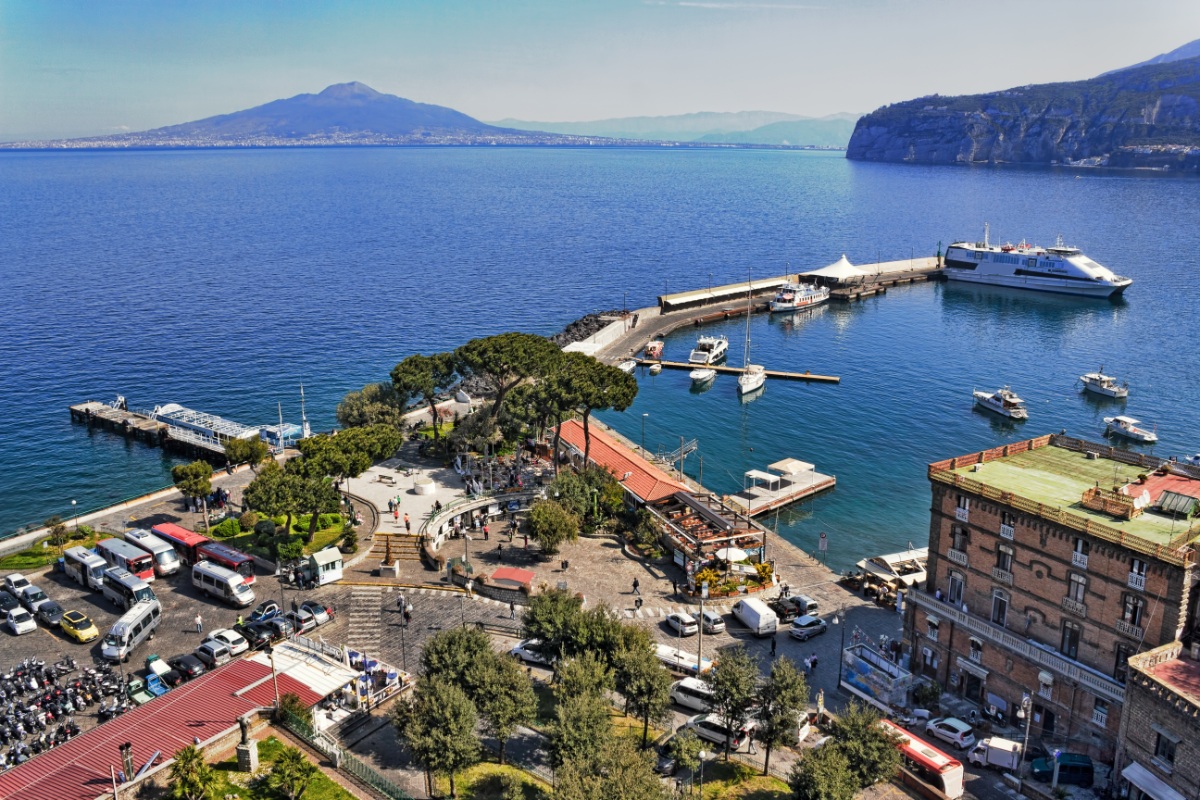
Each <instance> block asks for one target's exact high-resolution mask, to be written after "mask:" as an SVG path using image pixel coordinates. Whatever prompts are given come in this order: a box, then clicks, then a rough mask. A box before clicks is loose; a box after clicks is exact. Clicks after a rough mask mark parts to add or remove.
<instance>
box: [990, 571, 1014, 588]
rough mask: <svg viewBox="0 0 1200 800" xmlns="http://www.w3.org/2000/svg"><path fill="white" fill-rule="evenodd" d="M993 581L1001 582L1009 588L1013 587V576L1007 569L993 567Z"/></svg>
mask: <svg viewBox="0 0 1200 800" xmlns="http://www.w3.org/2000/svg"><path fill="white" fill-rule="evenodd" d="M992 579H993V580H996V581H999V582H1000V583H1007V584H1008V585H1009V586H1012V582H1013V574H1012V573H1011V572H1009V571H1008V570H1006V569H1000V568H999V567H992Z"/></svg>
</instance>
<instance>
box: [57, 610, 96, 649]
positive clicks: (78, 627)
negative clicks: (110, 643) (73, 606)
mask: <svg viewBox="0 0 1200 800" xmlns="http://www.w3.org/2000/svg"><path fill="white" fill-rule="evenodd" d="M61 625H62V629H63V632H64V633H66V634H67V635H68V636H70V637H71V638H72V639H75V640H76V641H80V642H91V641H94V640H96V639H99V638H100V631H98V630H96V626H95V625H94V624H92V621H91V620H90V619H88V615H87V614H84V613H83V612H82V611H68V612H67V613H65V614H63V616H62V623H61Z"/></svg>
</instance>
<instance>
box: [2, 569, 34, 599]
mask: <svg viewBox="0 0 1200 800" xmlns="http://www.w3.org/2000/svg"><path fill="white" fill-rule="evenodd" d="M29 585H30V583H29V579H28V578H26V577H25V576H24V575H22V574H21V573H19V572H13V573H11V574H9V575H5V576H4V588H5V589H6V590H7V591H8V593H9V594H11V595H12V596H14V597H16V596H17V595H19V594H20V593H21V590H22V589H24V588H25V587H26V586H29Z"/></svg>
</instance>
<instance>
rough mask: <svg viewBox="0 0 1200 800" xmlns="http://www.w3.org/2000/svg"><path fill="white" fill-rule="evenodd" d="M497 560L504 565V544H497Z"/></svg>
mask: <svg viewBox="0 0 1200 800" xmlns="http://www.w3.org/2000/svg"><path fill="white" fill-rule="evenodd" d="M496 560H497V561H499V562H500V563H501V564H503V563H504V542H497V543H496Z"/></svg>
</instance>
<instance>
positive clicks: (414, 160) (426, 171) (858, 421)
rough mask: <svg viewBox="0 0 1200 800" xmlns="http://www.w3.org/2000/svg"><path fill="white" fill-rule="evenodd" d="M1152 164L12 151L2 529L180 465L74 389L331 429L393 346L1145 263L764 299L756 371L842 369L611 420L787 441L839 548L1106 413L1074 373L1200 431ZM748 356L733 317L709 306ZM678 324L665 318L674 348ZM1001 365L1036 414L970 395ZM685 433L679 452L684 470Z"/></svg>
mask: <svg viewBox="0 0 1200 800" xmlns="http://www.w3.org/2000/svg"><path fill="white" fill-rule="evenodd" d="M1197 188H1198V184H1197V183H1196V182H1195V181H1194V180H1181V179H1172V178H1162V177H1158V176H1134V175H1099V174H1092V173H1083V175H1082V177H1081V178H1079V179H1077V178H1076V177H1075V175H1074V173H1069V172H1063V173H1053V172H1024V171H1015V170H1013V171H1007V170H1006V171H993V170H966V169H949V168H942V169H934V168H920V167H903V166H894V165H868V164H855V163H850V162H846V161H845V160H844V159H842V158H840V157H839V156H838V155H836V154H818V153H789V152H758V151H746V152H738V151H721V152H707V151H658V150H645V151H636V150H613V151H593V150H533V149H530V150H524V149H504V150H485V149H428V150H423V149H411V150H406V149H345V150H297V151H282V150H281V151H258V152H203V151H198V152H164V153H152V152H146V153H6V154H2V155H0V273H2V275H3V281H2V285H3V287H4V290H5V291H4V293H5V306H4V308H5V310H4V312H3V313H2V314H0V363H3V364H5V365H6V367H7V369H6V372H7V385H6V387H5V390H4V391H2V392H0V453H3V454H4V456H5V459H6V463H5V465H4V467H5V469H4V470H3V471H2V472H0V498H2V500H0V532H10V531H12V530H14V529H16V528H17V527H18V526H21V525H24V524H27V523H31V522H34V521H37V520H40V519H43V518H44V517H46V516H48V515H49V514H52V513H63V514H68V513H70V509H71V504H70V501H71V500H72V499H76V500H77V501H78V508H79V509H81V510H83V509H90V508H94V507H97V506H100V505H103V504H106V503H109V502H112V501H114V500H116V499H120V498H122V497H126V496H129V495H134V494H137V493H139V492H142V491H145V490H147V489H150V488H154V487H157V486H160V485H163V484H164V483H168V482H169V476H168V471H169V468H170V466H171V463H172V462H171V461H170V459H167V458H164V457H163V455H162V454H161V453H160V452H159V451H158V450H154V449H150V448H147V447H145V446H144V445H141V444H138V443H127V442H125V441H124V440H122V439H120V438H119V437H116V436H113V435H111V434H105V433H102V432H101V433H93V434H89V433H88V432H87V431H86V430H85V429H84V428H82V427H81V426H78V425H72V424H71V423H70V421H69V417H68V414H67V411H66V408H67V406H68V405H70V404H71V403H75V402H79V401H82V400H85V399H98V400H110V399H111V398H112V397H114V396H115V395H116V394H118V393H120V394H124V395H125V396H126V397H127V398H128V399H129V402H130V404H131V406H134V407H141V406H153V405H155V404H159V403H166V402H180V403H183V404H185V405H188V406H191V407H193V408H198V409H202V410H206V411H211V412H213V413H219V414H223V415H225V416H228V417H230V418H232V419H236V420H238V421H241V422H246V423H269V422H271V421H272V420H274V419H275V417H276V415H277V412H276V407H277V405H276V404H277V403H282V405H283V413H284V417H285V419H287V420H290V421H298V420H299V395H298V386H299V384H300V383H301V382H303V383H304V385H305V389H306V394H307V396H308V400H309V402H308V414H309V418H310V419H311V420H312V422H313V424H314V426H315V427H317V428H327V427H330V426H332V425H333V424H334V414H333V412H334V408H335V406H336V403H337V401H338V399H339V398H340V397H341V396H342V395H343V394H344V393H345V392H346V391H347V390H350V389H353V388H357V387H359V386H361V385H362V384H363V383H365V382H368V381H372V380H380V379H384V378H385V377H386V375H387V372H388V370H389V369H390V368H391V366H392V365H394V364H395V362H396V361H398V360H399V359H401V358H403V357H404V356H405V355H407V354H409V353H413V352H417V351H423V352H429V351H432V350H437V349H448V348H452V347H454V346H456V345H457V344H460V343H461V342H463V341H465V340H467V339H469V338H471V337H474V336H480V335H487V334H491V333H497V332H500V331H504V330H510V329H520V330H527V331H533V332H537V333H546V334H548V333H552V332H554V331H555V330H558V329H559V328H561V327H562V325H564V324H565V323H566V322H568V321H570V320H572V319H574V318H576V317H578V316H580V315H581V314H583V313H586V312H588V311H592V310H597V309H607V308H615V307H620V306H621V305H622V304H623V303H625V304H628V306H629V307H631V308H632V307H638V306H645V305H650V304H652V303H653V298H654V296H655V295H657V294H659V293H661V292H662V291H664V289H666V290H670V291H678V290H683V289H687V288H697V287H700V286H703V285H705V284H707V283H709V282H710V281H713V282H732V281H736V280H741V279H744V278H745V276H746V273H747V270H751V271H752V272H753V274H754V275H755V276H767V275H777V274H779V273H781V272H782V271H783V268H784V263H785V262H790V263H791V264H792V266H793V269H794V268H796V267H798V266H800V265H803V267H805V268H811V267H817V266H822V265H824V264H826V263H829V262H832V261H834V260H835V259H836V258H837V257H838V256H840V255H841V254H842V253H846V255H847V256H848V257H849V258H850V260H851V261H853V262H856V263H865V262H871V261H875V260H877V259H878V258H879V257H882V258H883V259H893V258H904V257H907V256H909V255H910V254H913V253H915V254H917V255H930V254H932V253H933V252H934V251H935V250H936V249H937V246H938V243H939V241H940V242H942V243H945V242H948V241H951V240H952V239H954V238H958V237H971V238H975V237H977V236H978V235H979V234H980V232H981V229H982V224H983V222H984V221H985V220H987V221H990V222H991V225H992V235H993V238H994V239H999V240H1007V239H1012V240H1014V241H1015V240H1019V239H1021V238H1022V237H1028V238H1029V239H1030V240H1031V241H1037V242H1040V243H1043V244H1048V243H1051V242H1052V241H1053V238H1054V236H1055V235H1056V234H1057V233H1060V232H1061V233H1063V234H1064V235H1065V236H1066V239H1067V240H1068V241H1069V242H1071V243H1074V244H1077V245H1079V246H1080V247H1082V248H1083V249H1084V250H1085V252H1087V253H1088V254H1089V255H1091V256H1092V257H1093V258H1095V259H1097V260H1099V261H1100V262H1102V263H1105V264H1108V265H1110V266H1112V267H1113V268H1114V269H1116V270H1117V271H1118V272H1121V273H1123V274H1127V275H1130V276H1131V277H1133V278H1134V279H1135V280H1136V283H1135V285H1134V287H1133V288H1132V290H1131V291H1130V292H1129V296H1128V298H1127V299H1126V301H1125V302H1123V303H1119V304H1112V303H1108V302H1103V301H1102V302H1096V301H1078V300H1073V299H1071V298H1057V297H1050V296H1039V295H1026V294H1020V293H1011V292H1004V291H1000V290H997V291H984V290H978V289H974V288H962V287H958V286H955V285H936V286H935V285H923V286H915V287H911V288H906V289H902V290H898V291H893V292H891V293H889V294H888V295H887V296H886V297H883V298H879V299H875V300H870V301H867V302H865V303H862V304H858V305H854V306H850V307H836V306H835V307H828V308H824V309H819V310H817V311H816V312H814V313H812V314H811V315H809V316H804V317H799V318H797V319H795V320H792V319H782V318H779V317H778V316H776V317H775V318H773V319H770V320H768V319H767V318H766V317H759V318H756V319H754V320H753V322H752V337H753V341H754V347H755V350H754V357H755V360H756V361H759V362H760V363H764V364H766V365H767V366H768V367H771V368H778V369H793V370H804V369H809V370H812V371H813V372H821V373H826V374H835V375H840V376H842V379H843V381H842V383H841V385H839V386H816V385H813V386H808V385H804V384H795V383H777V382H771V383H769V384H768V386H767V388H766V390H765V392H764V393H763V395H762V396H761V397H760V398H758V399H757V400H756V401H755V402H752V403H748V404H744V405H743V404H741V403H739V402H738V400H737V398H736V396H735V392H734V381H733V380H731V379H726V378H723V377H722V378H718V379H717V381H716V383H715V385H714V386H713V388H712V389H711V390H710V391H708V392H706V393H703V394H695V393H692V392H690V391H689V388H688V383H687V379H686V376H685V375H683V374H678V373H671V372H664V373H663V374H662V375H660V376H657V377H654V378H650V377H648V376H641V377H640V382H641V386H642V393H641V395H640V396H639V398H638V401H637V403H636V404H635V406H634V407H633V408H632V409H631V410H630V411H629V412H626V413H625V414H623V415H620V414H609V415H606V419H607V421H609V422H610V423H611V424H614V425H616V426H617V427H618V428H619V429H621V430H622V431H623V432H624V433H626V434H627V435H628V436H629V437H630V438H631V439H633V440H635V441H637V440H638V438H639V437H640V435H641V422H642V414H643V413H647V414H649V417H647V418H646V444H647V446H648V447H649V448H651V449H656V448H660V447H661V448H663V449H667V448H669V447H675V446H678V437H679V436H680V435H683V436H686V437H688V438H697V439H698V440H699V446H700V452H699V454H698V455H703V457H704V481H705V483H706V484H709V485H710V486H712V487H713V488H715V489H717V490H720V491H731V490H734V489H737V488H740V486H741V481H742V479H741V474H742V473H743V472H744V471H745V470H747V469H751V468H756V467H757V468H761V467H762V466H764V465H765V464H767V463H769V462H771V461H774V460H777V459H779V458H782V457H785V456H794V457H798V458H801V459H804V460H808V461H813V462H815V463H816V464H817V465H818V468H819V469H821V470H822V471H824V472H828V473H833V474H836V475H837V476H838V480H839V485H838V488H837V490H836V491H835V492H834V493H832V494H829V495H826V496H824V497H822V498H820V499H818V500H816V501H815V503H812V504H808V505H806V506H803V507H801V508H799V509H798V510H797V511H796V512H795V513H792V514H785V515H783V516H782V517H781V519H780V526H781V529H782V530H783V531H784V532H785V534H786V535H789V536H790V537H792V538H794V539H795V540H796V541H797V542H799V543H800V544H801V545H802V546H805V547H808V548H810V549H811V548H813V547H814V543H815V541H816V536H817V535H818V534H819V532H820V531H827V532H828V533H829V536H830V541H831V549H830V554H829V557H830V563H831V564H837V565H839V566H843V565H845V564H847V563H850V562H852V561H854V560H856V559H857V558H859V557H861V556H862V555H864V554H867V553H873V552H879V551H884V550H888V549H894V548H900V547H904V546H905V545H906V543H907V542H908V541H910V540H911V541H913V542H915V543H918V544H920V543H923V542H924V540H925V538H926V536H927V529H928V512H927V509H928V502H929V501H928V487H927V484H926V482H925V479H924V465H925V464H926V463H927V462H928V461H931V460H935V459H938V458H942V457H946V456H950V455H955V454H960V453H965V452H970V451H973V450H976V449H979V448H981V447H986V446H989V445H992V444H995V443H999V442H1004V441H1010V440H1013V439H1016V438H1020V437H1022V436H1031V435H1037V434H1041V433H1045V432H1048V431H1057V430H1059V429H1061V428H1066V429H1067V430H1068V432H1070V433H1072V434H1074V435H1079V436H1086V437H1089V438H1093V439H1095V438H1098V437H1099V436H1100V432H1101V428H1102V422H1101V417H1102V416H1104V415H1105V414H1106V413H1108V414H1111V413H1113V409H1114V408H1119V407H1107V406H1102V405H1100V404H1097V403H1096V402H1094V401H1092V400H1090V399H1089V398H1087V397H1085V396H1083V395H1082V394H1080V393H1079V392H1078V389H1077V387H1074V386H1073V382H1074V380H1075V378H1076V377H1077V376H1078V375H1080V374H1081V373H1083V372H1085V371H1090V370H1092V369H1095V368H1096V367H1098V366H1099V365H1100V364H1101V363H1103V364H1104V365H1105V368H1106V371H1108V372H1110V373H1112V374H1116V375H1118V376H1120V377H1121V378H1123V379H1127V380H1129V382H1130V384H1131V385H1132V387H1133V390H1132V397H1131V399H1130V401H1129V403H1128V404H1127V406H1126V407H1125V411H1126V413H1129V414H1132V415H1133V416H1136V417H1138V418H1140V419H1142V420H1144V421H1146V422H1147V423H1150V424H1157V425H1158V426H1159V434H1160V436H1161V442H1160V444H1159V445H1158V447H1157V449H1156V452H1158V453H1163V454H1176V453H1183V452H1185V451H1186V452H1196V451H1198V450H1200V371H1198V369H1197V364H1198V363H1200V358H1197V355H1196V346H1195V331H1196V329H1197V323H1198V322H1200V311H1198V310H1197V309H1200V289H1198V288H1197V282H1196V276H1195V261H1196V256H1195V254H1196V253H1197V252H1200V233H1198V232H1197V228H1196V225H1195V220H1197V219H1200V193H1198V192H1197ZM717 329H718V330H720V332H723V333H726V334H728V335H729V337H730V340H731V348H730V351H731V363H735V364H736V363H740V361H741V352H742V339H743V336H744V323H741V324H739V323H738V322H730V323H728V325H727V326H725V327H721V328H717ZM691 335H692V334H691V332H681V333H680V334H679V335H677V336H676V337H673V338H672V339H671V340H670V341H669V342H668V353H674V354H676V355H679V354H682V353H683V351H685V350H686V348H688V347H689V346H690V344H691ZM1004 383H1009V384H1012V386H1013V387H1014V388H1015V389H1016V390H1017V391H1018V392H1019V393H1020V394H1021V395H1022V396H1023V397H1025V398H1026V399H1027V400H1028V401H1029V405H1030V415H1031V419H1030V421H1029V422H1027V423H1025V424H1024V425H1019V426H1009V425H1006V424H1004V423H1003V422H1001V421H999V420H998V419H997V418H992V417H990V416H989V415H984V414H982V413H980V412H976V411H973V410H972V408H971V403H970V391H971V389H972V388H975V387H978V388H995V387H997V386H999V385H1001V384H1004ZM698 467H699V458H698V456H695V457H692V458H690V459H689V462H688V471H689V472H691V473H693V474H695V473H696V472H697V470H698Z"/></svg>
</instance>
